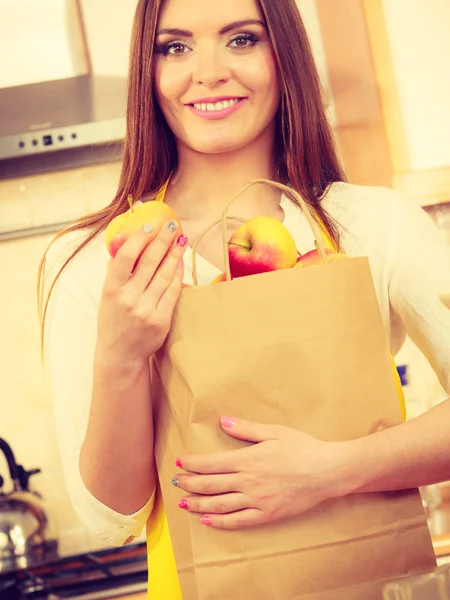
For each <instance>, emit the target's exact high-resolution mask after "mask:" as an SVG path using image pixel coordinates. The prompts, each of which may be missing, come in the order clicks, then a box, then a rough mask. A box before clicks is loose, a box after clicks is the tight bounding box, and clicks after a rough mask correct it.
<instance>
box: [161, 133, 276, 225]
mask: <svg viewBox="0 0 450 600" xmlns="http://www.w3.org/2000/svg"><path fill="white" fill-rule="evenodd" d="M272 147H273V136H272V135H266V136H263V139H261V138H260V139H259V140H256V141H255V143H253V144H251V145H248V146H246V147H245V148H242V149H240V150H238V151H236V152H226V153H222V154H202V153H199V152H195V151H194V150H192V149H191V148H187V147H186V146H181V145H180V146H179V148H178V168H177V170H176V172H175V173H174V176H173V178H172V181H171V183H170V186H169V190H168V202H169V203H170V204H171V206H172V207H173V208H174V210H175V212H176V213H177V214H178V215H179V216H180V218H181V219H182V220H193V219H197V218H199V217H200V216H201V217H202V218H205V219H211V218H214V217H215V216H216V215H217V214H218V213H219V212H220V213H221V212H222V210H223V208H224V207H225V205H226V203H227V202H229V201H230V200H231V199H232V198H233V197H234V196H235V195H236V194H237V193H238V192H239V190H240V189H241V188H242V187H243V186H244V185H245V184H246V183H248V182H249V181H251V180H253V179H273V178H274V169H273V160H272ZM193 198H195V202H193V201H192V199H193ZM279 199H280V193H279V192H278V191H277V190H275V189H274V188H270V187H269V186H261V185H258V186H256V185H255V186H254V187H252V188H250V189H249V190H248V191H247V192H246V193H245V194H244V195H243V197H242V199H241V198H240V199H239V200H237V201H236V204H235V207H236V205H239V203H240V202H241V201H242V204H241V206H242V207H244V208H245V209H246V210H245V211H246V212H247V211H250V212H251V211H253V210H254V211H258V210H261V209H264V208H266V207H267V205H268V204H272V205H273V204H274V203H278V202H279Z"/></svg>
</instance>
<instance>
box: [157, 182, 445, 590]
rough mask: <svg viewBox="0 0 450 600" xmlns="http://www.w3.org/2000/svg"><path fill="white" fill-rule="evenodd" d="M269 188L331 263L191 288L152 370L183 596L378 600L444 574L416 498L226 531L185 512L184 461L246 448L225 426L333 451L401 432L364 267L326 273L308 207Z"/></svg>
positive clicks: (344, 263) (338, 503) (346, 503)
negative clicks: (276, 433)
mask: <svg viewBox="0 0 450 600" xmlns="http://www.w3.org/2000/svg"><path fill="white" fill-rule="evenodd" d="M253 183H257V182H252V183H251V184H250V185H252V184H253ZM259 183H261V181H260V182H259ZM265 183H269V182H265ZM270 183H271V185H274V186H276V187H278V188H280V189H283V190H284V191H285V192H286V193H287V194H288V195H289V196H290V197H291V199H292V198H293V199H294V200H296V201H297V202H299V203H300V205H301V207H302V209H303V210H304V211H306V213H305V214H306V216H307V217H308V219H309V222H310V224H311V227H312V228H313V231H314V234H315V238H316V246H317V247H318V249H319V250H320V253H321V256H322V259H323V264H319V265H317V266H311V267H308V268H305V269H288V270H284V271H275V272H271V273H265V274H261V275H257V276H251V277H243V278H240V279H235V280H233V281H227V282H225V283H221V284H218V285H209V286H197V287H193V288H191V289H185V290H184V291H183V293H182V295H181V298H180V301H179V304H178V307H177V310H176V314H175V316H174V320H173V326H172V329H171V333H170V335H169V337H168V339H167V342H166V344H165V346H164V347H163V348H162V350H161V351H160V352H159V354H158V356H157V357H156V361H155V366H156V377H155V380H156V381H155V397H156V407H155V434H156V437H155V440H156V442H155V444H156V445H155V453H156V461H157V467H158V474H159V480H160V485H161V490H162V495H163V500H164V505H165V509H166V512H167V518H168V523H169V528H170V532H171V536H172V541H173V547H174V553H175V558H176V562H177V569H178V574H179V577H180V583H181V587H182V592H183V598H184V600H225V599H233V600H241V599H242V600H275V599H276V600H294V599H295V600H300V599H302V600H305V599H311V600H313V599H314V600H319V599H323V600H327V599H328V600H339V599H341V598H342V599H346V598H355V599H356V598H364V600H371V599H372V598H373V599H375V598H381V589H382V586H383V582H386V581H388V580H391V579H394V578H398V577H402V576H404V575H405V576H406V575H409V574H412V573H418V572H424V571H427V570H431V569H433V568H434V566H435V559H434V553H433V549H432V545H431V539H430V535H429V531H428V527H427V522H426V519H425V516H424V512H423V509H422V504H421V500H420V496H419V493H418V491H417V490H411V491H403V492H398V493H373V494H358V495H353V496H349V497H347V498H343V499H338V500H331V501H328V502H326V503H324V504H323V505H321V506H319V507H317V508H316V509H314V510H312V511H310V512H309V513H307V514H304V515H302V516H300V517H297V518H293V519H290V520H288V521H285V522H280V523H275V524H271V525H266V526H259V527H255V528H253V529H247V530H244V531H218V530H212V529H208V528H206V527H204V526H202V525H201V524H200V523H199V516H198V515H191V514H187V513H185V512H184V511H181V510H179V509H178V506H177V503H178V501H179V499H180V492H179V490H177V489H175V488H173V486H172V485H171V479H172V477H173V473H174V463H175V460H176V458H177V457H178V456H180V455H183V454H186V453H212V452H218V451H223V450H226V449H233V448H237V447H240V446H242V445H243V443H242V442H239V441H236V440H232V439H230V438H229V437H227V436H226V435H225V434H224V433H223V432H222V431H221V430H220V428H219V418H220V416H222V415H224V414H229V415H233V416H236V417H241V418H244V419H250V420H254V421H257V422H261V423H270V424H275V423H276V424H281V425H285V426H288V427H292V428H297V429H299V430H301V431H304V432H306V433H309V434H312V435H314V436H316V437H318V438H320V439H323V440H330V441H339V440H348V439H352V438H357V437H360V436H365V435H368V434H371V433H374V432H376V431H379V430H380V429H383V428H386V427H391V426H393V425H396V424H398V423H400V421H401V418H400V410H399V403H398V396H397V391H396V385H395V379H394V373H393V369H392V362H391V356H390V350H389V345H388V341H387V338H386V334H385V331H384V328H383V323H382V319H381V314H380V309H379V306H378V302H377V298H376V294H375V289H374V284H373V280H372V276H371V273H370V268H369V264H368V260H367V259H366V258H357V259H347V260H340V261H336V262H332V263H331V262H328V260H327V257H326V255H325V253H324V248H323V240H322V237H321V234H320V230H319V228H318V226H317V224H316V222H315V220H314V219H313V218H312V217H311V215H310V214H309V213H308V212H307V211H308V208H307V205H306V204H305V203H304V202H303V200H302V199H301V198H300V197H299V195H298V194H296V193H295V192H294V191H293V190H290V188H286V187H284V186H281V185H280V184H274V183H273V182H270ZM225 219H226V217H224V224H225V223H226V220H225ZM224 230H225V231H226V225H224ZM225 242H226V238H225ZM224 250H225V258H226V263H227V262H228V255H227V252H226V243H225V245H224ZM227 272H228V273H229V264H227Z"/></svg>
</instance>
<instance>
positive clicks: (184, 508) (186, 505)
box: [178, 500, 189, 510]
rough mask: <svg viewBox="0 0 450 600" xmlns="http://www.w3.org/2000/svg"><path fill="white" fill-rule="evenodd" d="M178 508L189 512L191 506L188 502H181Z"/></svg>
mask: <svg viewBox="0 0 450 600" xmlns="http://www.w3.org/2000/svg"><path fill="white" fill-rule="evenodd" d="M178 507H179V508H182V509H183V510H189V504H188V502H186V500H181V502H179V503H178Z"/></svg>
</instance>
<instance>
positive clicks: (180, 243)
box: [177, 234, 188, 248]
mask: <svg viewBox="0 0 450 600" xmlns="http://www.w3.org/2000/svg"><path fill="white" fill-rule="evenodd" d="M187 243H188V237H187V235H184V234H183V235H180V237H179V238H178V239H177V245H178V246H180V248H184V247H185V246H186V244H187Z"/></svg>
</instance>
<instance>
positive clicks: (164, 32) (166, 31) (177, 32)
mask: <svg viewBox="0 0 450 600" xmlns="http://www.w3.org/2000/svg"><path fill="white" fill-rule="evenodd" d="M246 25H260V26H261V27H264V28H265V27H266V24H265V23H264V22H263V21H260V20H259V19H245V20H243V21H234V22H233V23H230V24H229V25H225V27H222V29H221V30H220V31H219V34H220V35H225V33H229V32H230V31H233V30H234V29H239V28H240V27H245V26H246ZM156 35H179V36H182V37H193V33H192V31H187V30H185V29H160V30H159V31H158V32H157V34H156Z"/></svg>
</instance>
